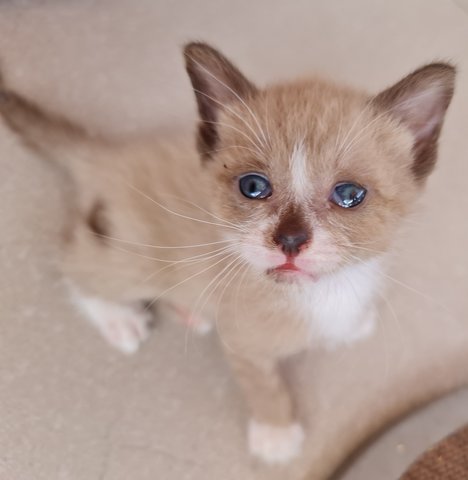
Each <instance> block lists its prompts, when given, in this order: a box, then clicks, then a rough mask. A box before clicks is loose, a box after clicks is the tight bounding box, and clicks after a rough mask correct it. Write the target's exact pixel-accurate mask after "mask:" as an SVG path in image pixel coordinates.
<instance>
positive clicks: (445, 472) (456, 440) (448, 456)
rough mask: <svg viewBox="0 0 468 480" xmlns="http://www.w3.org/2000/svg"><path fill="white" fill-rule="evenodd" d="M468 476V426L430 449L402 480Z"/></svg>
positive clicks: (458, 479)
mask: <svg viewBox="0 0 468 480" xmlns="http://www.w3.org/2000/svg"><path fill="white" fill-rule="evenodd" d="M467 478H468V426H466V427H464V428H462V429H460V430H459V431H457V432H455V433H453V434H452V435H450V436H449V437H447V438H445V439H444V440H442V441H441V442H440V443H438V444H437V445H436V446H434V447H432V448H431V449H430V450H428V451H427V452H426V453H424V455H423V456H422V457H421V458H420V459H419V460H417V461H416V462H415V463H414V464H413V466H412V467H411V468H410V469H409V470H408V472H407V473H405V474H404V475H403V476H402V477H401V480H441V479H443V480H466V479H467Z"/></svg>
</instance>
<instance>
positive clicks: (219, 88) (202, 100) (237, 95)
mask: <svg viewBox="0 0 468 480" xmlns="http://www.w3.org/2000/svg"><path fill="white" fill-rule="evenodd" d="M184 55H185V65H186V69H187V73H188V75H189V77H190V81H191V82H192V86H193V90H194V92H195V97H196V99H197V104H198V112H199V114H200V120H201V122H200V125H199V138H198V147H199V150H200V152H201V154H202V155H204V156H205V158H206V157H209V153H207V152H209V151H210V150H212V149H213V148H215V146H216V143H217V141H218V131H217V128H216V122H217V121H218V118H219V113H220V112H221V111H222V110H223V109H225V110H229V105H231V104H233V103H235V102H243V101H245V100H246V99H247V98H248V97H251V96H253V95H254V94H255V93H256V92H257V89H256V87H255V86H254V85H253V84H252V83H251V82H249V80H247V78H245V77H244V75H243V74H242V73H241V72H240V71H239V70H238V69H237V68H236V67H235V66H234V65H233V64H232V63H231V62H230V61H229V60H228V59H227V58H226V57H225V56H224V55H222V54H221V53H219V52H218V51H217V50H215V49H214V48H212V47H210V46H209V45H207V44H206V43H199V42H193V43H189V44H188V45H186V46H185V48H184Z"/></svg>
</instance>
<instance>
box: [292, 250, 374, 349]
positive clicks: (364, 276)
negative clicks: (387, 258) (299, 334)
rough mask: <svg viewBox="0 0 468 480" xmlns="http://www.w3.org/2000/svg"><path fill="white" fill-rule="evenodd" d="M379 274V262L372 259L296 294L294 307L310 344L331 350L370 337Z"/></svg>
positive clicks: (346, 268)
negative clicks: (309, 339)
mask: <svg viewBox="0 0 468 480" xmlns="http://www.w3.org/2000/svg"><path fill="white" fill-rule="evenodd" d="M380 270H381V261H380V259H373V260H370V261H367V262H362V263H359V264H356V265H351V266H348V267H345V268H343V269H342V270H340V271H339V272H337V273H334V274H332V275H329V276H326V277H323V278H322V279H321V280H319V281H318V282H317V283H313V284H310V285H307V286H306V287H304V288H302V289H301V290H297V291H296V292H295V294H294V295H295V298H294V303H295V307H296V308H297V309H298V310H299V314H300V315H301V316H303V318H304V320H305V321H306V322H307V324H308V326H309V330H310V335H311V341H313V342H314V343H315V342H317V341H319V342H320V343H324V344H325V345H326V346H327V347H328V348H334V347H336V346H338V345H340V344H350V343H352V342H354V341H356V340H358V339H360V338H363V337H365V336H368V335H369V334H371V333H372V331H373V330H374V326H375V306H374V303H375V295H376V293H377V292H378V289H379V285H380V284H381V278H382V275H381V273H380Z"/></svg>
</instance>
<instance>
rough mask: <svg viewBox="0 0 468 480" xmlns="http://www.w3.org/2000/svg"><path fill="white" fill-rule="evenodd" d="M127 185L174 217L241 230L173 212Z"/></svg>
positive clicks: (131, 186)
mask: <svg viewBox="0 0 468 480" xmlns="http://www.w3.org/2000/svg"><path fill="white" fill-rule="evenodd" d="M127 185H128V187H130V188H131V189H132V190H134V191H135V192H137V193H139V194H140V195H142V196H143V197H144V198H146V199H148V200H150V201H151V202H153V203H154V204H155V205H157V206H158V207H160V208H162V209H163V210H165V211H166V212H168V213H171V214H173V215H175V216H176V217H180V218H184V219H186V220H193V221H194V222H199V223H205V224H208V225H214V226H217V227H223V228H232V229H235V230H238V231H242V230H241V229H240V228H238V227H232V226H230V225H223V224H221V223H216V222H209V221H208V220H202V219H200V218H194V217H189V216H188V215H183V214H181V213H177V212H174V211H173V210H171V209H170V208H167V207H165V206H164V205H162V204H161V203H159V202H157V201H156V200H155V199H154V198H152V197H150V196H149V195H147V194H146V193H144V192H142V191H141V190H140V189H139V188H136V187H135V186H133V185H132V184H130V183H127Z"/></svg>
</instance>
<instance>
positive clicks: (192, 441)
mask: <svg viewBox="0 0 468 480" xmlns="http://www.w3.org/2000/svg"><path fill="white" fill-rule="evenodd" d="M421 12H423V16H424V21H421ZM193 38H196V39H205V40H208V41H211V42H213V43H214V44H216V45H218V46H219V47H220V48H221V49H222V50H223V51H225V52H226V53H227V54H228V55H229V56H230V57H232V58H233V59H234V60H235V61H237V62H238V63H239V64H241V65H242V66H243V67H244V70H245V71H246V72H247V73H248V74H249V75H250V76H251V77H252V78H253V79H256V80H257V81H258V82H259V83H262V82H265V81H272V80H274V79H280V78H285V77H290V76H294V75H296V74H299V73H301V74H302V73H304V72H307V71H316V70H320V71H324V72H327V73H329V74H330V75H332V76H333V77H334V78H336V79H337V80H344V79H346V80H351V81H352V82H353V83H354V84H356V85H359V86H362V87H368V88H370V89H375V90H377V89H381V88H382V87H383V86H384V85H387V84H390V83H392V82H393V81H395V80H397V79H398V78H400V77H401V76H402V75H403V74H405V73H407V72H408V71H410V70H412V69H413V68H414V67H416V66H417V65H419V64H421V63H424V62H426V61H430V60H432V59H434V58H436V59H437V58H443V59H447V58H448V59H451V60H452V61H454V62H456V63H458V64H459V66H460V78H459V82H458V88H457V92H456V95H455V98H454V102H453V107H452V108H451V109H450V112H449V116H448V119H447V122H446V125H445V128H444V132H443V137H442V148H441V161H440V164H439V166H438V169H437V172H436V174H435V175H434V176H433V178H432V180H431V182H430V185H429V189H428V192H427V195H426V196H425V199H424V201H423V202H422V204H423V205H422V207H423V208H422V212H423V213H422V214H421V215H419V216H418V217H416V218H415V219H413V220H412V222H411V223H410V222H408V225H409V228H408V231H407V233H406V234H405V235H404V236H403V239H402V245H403V246H402V248H400V249H399V253H398V254H397V255H396V256H395V264H396V265H397V266H396V267H395V268H394V269H393V270H392V271H391V276H392V277H393V278H395V280H392V281H390V280H389V284H390V285H389V286H390V289H389V291H388V292H386V293H385V294H384V296H385V299H383V300H382V309H381V322H380V326H379V329H378V332H377V334H376V335H375V337H374V338H372V339H371V340H370V341H368V342H365V343H362V344H359V345H356V346H353V347H352V348H349V349H340V350H338V351H336V352H329V353H325V352H319V351H312V352H308V353H307V354H305V355H303V356H301V357H300V358H298V359H296V360H295V362H293V365H291V369H290V372H291V374H290V381H291V383H292V385H293V388H294V390H295V392H296V398H297V399H298V403H299V408H300V411H301V415H302V417H303V418H304V421H305V423H306V426H307V431H308V438H307V442H306V445H305V453H304V456H303V457H302V458H301V459H300V460H299V461H298V462H296V463H295V464H294V465H292V466H291V467H289V468H287V469H284V470H280V471H276V470H275V471H273V470H269V469H266V468H263V467H261V466H259V465H257V464H256V463H252V461H251V459H250V458H249V456H248V454H247V452H246V449H245V430H244V421H245V418H244V414H245V412H244V409H243V406H242V402H241V400H240V397H239V395H238V390H237V388H236V387H235V385H234V384H233V382H232V380H231V377H230V375H229V372H228V370H227V368H226V367H225V364H224V362H223V359H222V355H221V353H220V351H219V349H218V346H217V342H216V341H215V339H214V338H213V337H212V338H206V339H203V340H198V339H195V338H193V339H190V342H189V348H188V349H187V350H186V349H185V336H184V331H183V330H181V329H180V328H178V327H177V326H174V325H171V324H168V323H163V324H161V326H160V327H159V328H158V330H157V332H156V334H155V335H154V336H153V337H152V338H151V339H150V340H149V342H148V343H147V344H146V345H145V347H144V348H143V349H142V351H141V352H140V353H138V355H136V356H135V357H133V358H130V359H129V358H125V357H123V356H121V355H119V354H117V353H114V352H113V351H111V350H109V349H108V348H107V347H106V345H105V344H104V343H103V342H102V340H101V339H100V338H99V336H98V335H97V334H96V332H95V331H94V330H93V329H92V328H91V327H89V326H88V325H87V324H86V322H84V321H82V320H81V318H79V316H78V315H77V313H76V312H75V311H74V309H73V308H71V307H70V306H69V304H68V301H67V299H66V294H65V289H64V288H63V285H62V284H61V281H60V277H59V275H58V272H57V269H56V268H55V266H54V261H55V259H56V253H57V235H58V232H59V230H60V224H61V219H62V218H63V210H62V204H63V200H62V197H61V194H62V193H63V192H62V188H61V183H62V179H61V177H60V176H59V175H57V174H56V172H54V171H52V170H51V169H48V168H45V167H44V164H43V163H41V162H37V161H36V159H34V158H32V157H30V156H29V155H27V154H26V153H25V152H24V150H23V149H22V148H21V147H20V146H19V145H18V144H17V143H16V141H15V140H14V138H13V137H12V136H11V134H10V133H8V132H7V131H6V130H5V129H3V128H2V130H1V131H0V199H1V202H0V259H1V265H2V267H1V268H2V275H1V276H0V315H1V316H0V329H1V331H0V418H1V423H0V452H2V453H1V455H0V478H1V479H2V480H19V479H33V480H42V479H44V480H50V479H51V478H53V479H55V478H57V479H59V478H60V479H62V478H63V479H67V478H73V480H97V479H100V480H128V479H132V480H159V479H164V480H220V479H222V480H239V479H242V480H254V479H255V480H271V479H279V480H300V479H303V478H304V477H305V476H306V475H308V476H307V479H308V480H312V479H314V480H316V479H320V480H322V479H325V478H329V475H330V473H331V472H332V471H334V470H335V469H336V467H337V466H338V465H339V464H340V463H341V462H343V460H344V459H345V458H346V456H347V455H348V454H349V453H350V452H352V451H353V450H354V449H355V448H356V447H357V446H358V445H359V444H360V443H361V442H363V441H365V440H366V439H367V438H368V437H369V435H371V434H373V433H374V432H375V431H376V430H378V429H380V428H382V427H383V426H385V425H386V424H387V423H388V422H389V421H391V420H393V419H394V418H396V417H397V416H399V415H401V414H402V413H403V412H406V411H408V410H409V409H411V408H414V407H415V406H416V405H419V404H420V403H422V402H425V401H428V400H430V399H432V398H434V397H435V396H438V395H441V394H442V393H444V392H447V391H449V390H451V389H453V388H455V387H457V386H458V385H461V384H463V383H466V382H467V380H468V369H466V365H467V364H468V348H467V345H468V322H467V313H466V312H468V296H467V295H466V290H467V284H468V269H467V268H466V256H467V253H466V245H467V244H468V240H467V234H468V226H467V224H466V212H467V211H468V196H467V195H466V181H467V180H466V179H467V178H468V163H467V162H466V152H468V136H467V135H466V126H467V125H468V79H467V77H466V72H467V71H468V51H467V48H466V45H468V17H467V16H466V14H465V13H464V12H463V11H462V10H461V9H460V8H459V7H458V6H456V5H455V4H453V3H451V2H439V1H438V0H414V1H413V2H411V5H409V4H407V2H379V3H376V2H374V1H371V0H356V1H353V2H341V3H340V4H339V6H338V5H337V4H336V2H328V1H326V0H317V1H314V2H309V1H298V2H284V1H282V0H281V1H280V0H273V1H270V0H256V1H255V2H252V1H251V0H240V1H238V2H235V3H233V2H218V1H214V0H213V1H211V0H202V1H197V2H172V1H169V0H167V1H166V0H160V1H158V2H154V1H142V2H134V1H133V0H112V1H110V0H103V1H100V2H95V1H94V0H93V1H92V0H80V1H76V2H71V1H63V2H60V1H56V0H50V1H45V0H42V1H34V2H29V1H24V0H21V1H17V2H14V1H10V2H1V3H0V57H1V60H2V68H3V70H4V71H5V72H6V73H5V75H6V77H7V81H8V82H9V83H11V84H14V85H15V86H16V87H17V88H18V90H20V91H21V92H23V93H25V94H27V95H29V96H31V97H33V98H36V99H37V100H39V101H41V102H42V103H44V104H46V105H49V106H50V107H51V108H54V109H55V110H57V111H60V112H64V113H67V112H68V113H70V115H71V116H72V117H73V118H75V119H76V120H78V121H80V122H87V123H88V125H90V126H91V127H93V128H97V129H100V130H104V131H106V132H122V131H125V132H134V131H137V130H149V129H154V128H158V127H159V128H173V126H174V125H177V124H179V123H184V124H189V125H190V129H191V130H193V123H192V121H193V120H194V118H195V104H194V101H193V98H192V97H193V95H192V92H191V91H190V88H189V83H188V80H187V78H186V76H185V74H184V72H183V66H182V59H181V57H180V52H179V47H180V45H181V44H182V43H183V42H184V41H186V40H187V39H193ZM362 480H368V479H362ZM370 480H373V479H370ZM379 480H381V478H380V477H379Z"/></svg>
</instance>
